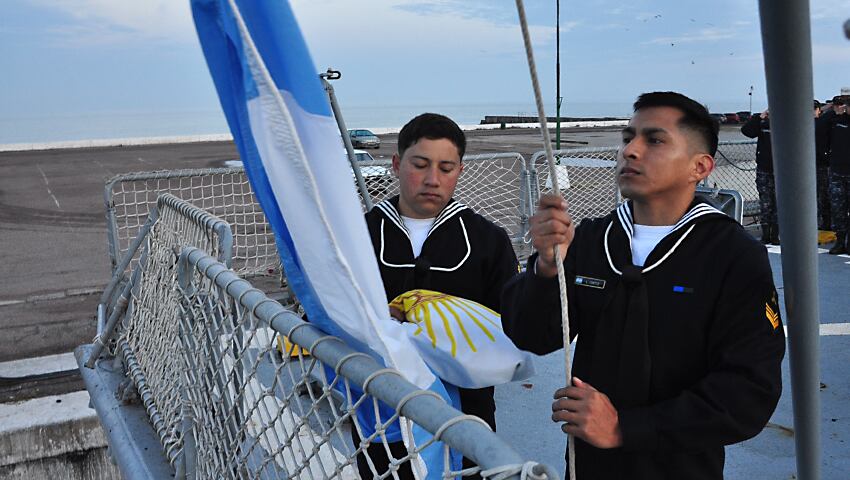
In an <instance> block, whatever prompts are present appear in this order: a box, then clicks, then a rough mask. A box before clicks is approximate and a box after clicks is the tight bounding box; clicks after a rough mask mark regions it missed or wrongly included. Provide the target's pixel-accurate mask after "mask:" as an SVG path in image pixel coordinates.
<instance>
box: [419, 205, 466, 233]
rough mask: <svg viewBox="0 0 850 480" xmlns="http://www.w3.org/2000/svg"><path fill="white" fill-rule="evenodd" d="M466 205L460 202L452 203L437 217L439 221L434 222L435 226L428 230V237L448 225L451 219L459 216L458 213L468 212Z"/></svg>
mask: <svg viewBox="0 0 850 480" xmlns="http://www.w3.org/2000/svg"><path fill="white" fill-rule="evenodd" d="M467 208H469V207H467V206H466V205H464V204H462V203H460V202H452V203H450V204H449V205H448V206H447V207H446V208H444V209H443V211H442V212H440V214H439V215H438V216H437V219H436V220H435V221H434V225H431V229H430V230H428V235H431V232H433V231H434V230H436V229H437V228H438V227H439V226H440V225H442V224H444V223H446V222H447V221H448V220H449V219H451V218H452V217H454V216H455V215H457V214H458V213H460V212H462V211H463V210H466V209H467Z"/></svg>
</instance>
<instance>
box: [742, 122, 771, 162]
mask: <svg viewBox="0 0 850 480" xmlns="http://www.w3.org/2000/svg"><path fill="white" fill-rule="evenodd" d="M741 133H743V134H744V135H745V136H747V137H750V138H757V139H758V143H757V144H756V170H758V171H759V172H766V173H773V152H772V151H771V146H770V120H769V119H762V118H761V117H760V116H759V115H753V116H752V117H750V119H749V120H747V122H746V123H744V125H742V126H741Z"/></svg>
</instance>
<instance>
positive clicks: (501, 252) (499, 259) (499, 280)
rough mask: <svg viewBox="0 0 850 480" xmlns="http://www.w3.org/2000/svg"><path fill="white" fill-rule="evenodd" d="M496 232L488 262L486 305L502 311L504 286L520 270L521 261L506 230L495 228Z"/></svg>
mask: <svg viewBox="0 0 850 480" xmlns="http://www.w3.org/2000/svg"><path fill="white" fill-rule="evenodd" d="M495 230H496V233H495V234H494V235H493V236H492V238H493V244H492V248H491V251H492V253H491V258H490V261H489V262H488V263H487V265H486V268H487V271H486V272H485V274H484V275H485V277H484V278H485V281H486V282H487V285H486V288H487V290H486V291H487V294H486V295H487V296H486V301H485V303H484V304H485V305H486V306H487V307H489V308H491V309H493V310H494V311H496V312H500V311H501V305H502V296H501V293H502V288H503V287H504V286H505V284H506V283H508V281H509V280H510V279H511V278H512V277H513V276H514V275H516V274H517V272H518V271H519V268H518V267H519V262H518V261H517V259H516V253H514V248H513V246H512V245H511V241H510V239H509V238H508V234H507V233H505V230H504V229H502V228H499V227H496V228H495Z"/></svg>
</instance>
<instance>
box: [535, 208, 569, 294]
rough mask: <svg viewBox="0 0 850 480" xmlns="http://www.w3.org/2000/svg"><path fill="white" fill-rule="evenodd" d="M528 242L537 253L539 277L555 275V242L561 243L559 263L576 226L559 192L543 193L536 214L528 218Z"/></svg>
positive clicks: (556, 243) (565, 252)
mask: <svg viewBox="0 0 850 480" xmlns="http://www.w3.org/2000/svg"><path fill="white" fill-rule="evenodd" d="M529 223H530V224H531V229H530V231H529V233H530V234H531V243H532V245H533V246H534V248H535V249H536V250H537V252H538V258H537V267H536V273H537V275H539V276H541V277H554V276H555V275H556V274H557V272H558V270H557V266H556V264H555V245H560V254H561V258H560V259H559V260H560V261H561V262H563V261H564V258H565V257H566V256H567V249H569V248H570V243H571V242H572V241H573V236H574V235H575V225H574V224H573V219H572V218H571V217H570V214H569V213H567V201H566V200H564V199H563V198H562V197H560V196H558V195H553V194H549V195H542V196H541V197H540V203H539V204H538V205H537V213H535V214H534V216H532V217H531V219H530V220H529Z"/></svg>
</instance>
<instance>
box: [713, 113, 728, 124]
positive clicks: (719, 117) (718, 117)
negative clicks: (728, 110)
mask: <svg viewBox="0 0 850 480" xmlns="http://www.w3.org/2000/svg"><path fill="white" fill-rule="evenodd" d="M709 115H711V118H713V119H715V120H717V123H726V115H723V114H722V113H710V114H709Z"/></svg>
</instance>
